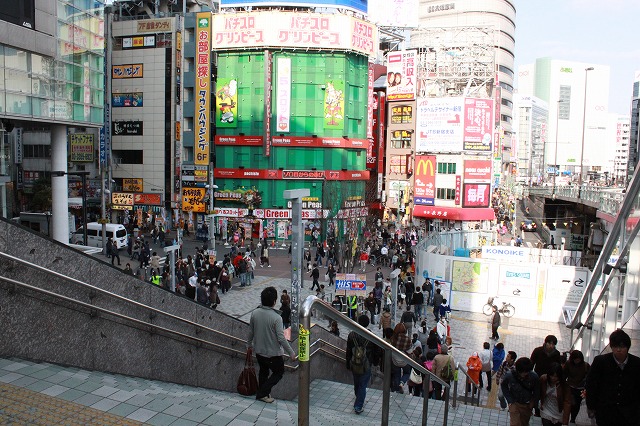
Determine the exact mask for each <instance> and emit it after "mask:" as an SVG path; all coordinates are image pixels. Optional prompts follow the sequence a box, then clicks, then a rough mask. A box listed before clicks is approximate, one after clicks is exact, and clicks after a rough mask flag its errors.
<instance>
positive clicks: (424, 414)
mask: <svg viewBox="0 0 640 426" xmlns="http://www.w3.org/2000/svg"><path fill="white" fill-rule="evenodd" d="M422 382H423V383H422V386H423V389H422V393H423V396H422V426H427V413H428V412H429V387H431V376H428V375H427V376H425V378H424V380H423V381H422ZM434 392H435V390H434Z"/></svg>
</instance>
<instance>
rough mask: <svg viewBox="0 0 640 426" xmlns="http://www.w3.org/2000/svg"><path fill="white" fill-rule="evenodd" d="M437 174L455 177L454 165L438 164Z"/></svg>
mask: <svg viewBox="0 0 640 426" xmlns="http://www.w3.org/2000/svg"><path fill="white" fill-rule="evenodd" d="M438 173H439V174H443V175H455V174H456V163H438Z"/></svg>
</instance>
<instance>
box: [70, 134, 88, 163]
mask: <svg viewBox="0 0 640 426" xmlns="http://www.w3.org/2000/svg"><path fill="white" fill-rule="evenodd" d="M69 145H70V147H69V148H70V151H71V152H70V159H71V161H73V162H78V163H80V162H84V163H90V162H92V161H93V135H92V134H90V133H72V134H70V135H69Z"/></svg>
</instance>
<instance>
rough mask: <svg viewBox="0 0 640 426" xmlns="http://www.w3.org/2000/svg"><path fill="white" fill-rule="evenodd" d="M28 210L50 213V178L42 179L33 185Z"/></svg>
mask: <svg viewBox="0 0 640 426" xmlns="http://www.w3.org/2000/svg"><path fill="white" fill-rule="evenodd" d="M27 206H28V209H29V210H33V211H41V212H44V211H51V178H50V177H43V178H40V179H38V180H37V181H35V182H34V183H33V196H32V197H31V199H30V200H29V203H28V205H27Z"/></svg>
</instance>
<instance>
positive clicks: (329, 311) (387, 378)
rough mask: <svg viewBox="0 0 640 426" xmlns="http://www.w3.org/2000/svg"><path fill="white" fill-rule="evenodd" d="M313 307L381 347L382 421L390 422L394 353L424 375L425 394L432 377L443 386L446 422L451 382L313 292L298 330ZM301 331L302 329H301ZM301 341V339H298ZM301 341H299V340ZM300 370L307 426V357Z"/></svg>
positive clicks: (302, 418)
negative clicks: (382, 369) (392, 359)
mask: <svg viewBox="0 0 640 426" xmlns="http://www.w3.org/2000/svg"><path fill="white" fill-rule="evenodd" d="M312 309H315V310H316V311H320V312H322V313H323V314H324V315H326V316H329V317H331V318H332V319H334V320H336V321H338V322H339V323H342V325H344V326H345V327H347V328H349V329H351V330H352V331H353V332H354V333H356V334H357V335H359V336H361V337H363V338H365V339H367V340H369V341H370V342H372V343H374V344H376V345H377V346H379V347H380V348H382V349H384V352H385V353H384V381H383V396H382V419H381V424H382V425H388V424H389V402H390V399H391V397H390V388H391V386H390V385H391V355H392V354H395V355H396V356H398V357H400V358H401V359H402V360H404V361H405V362H406V364H407V365H410V366H411V367H412V368H415V369H416V370H417V371H419V372H420V373H422V374H424V375H425V379H424V380H423V382H422V385H423V389H424V394H425V395H427V394H428V393H429V385H430V384H431V381H432V380H435V381H436V382H438V383H440V384H442V385H443V387H444V388H445V389H446V392H445V407H444V419H443V425H444V426H446V424H447V419H448V417H449V394H450V392H449V391H450V387H451V385H450V384H449V383H447V382H445V381H444V380H442V379H441V378H440V377H438V376H436V375H435V374H433V373H432V372H431V371H429V370H427V369H426V368H425V367H424V366H422V365H420V364H418V363H417V362H415V361H414V360H413V359H411V358H410V357H409V356H408V355H407V354H405V353H404V352H402V351H400V350H398V349H396V348H395V347H393V346H392V345H390V344H389V343H387V342H386V341H385V340H383V339H382V338H380V337H378V336H376V335H375V334H373V333H371V332H370V331H369V330H367V329H366V328H364V327H362V326H360V324H358V323H356V322H355V321H352V320H351V319H349V318H347V317H345V316H344V315H343V314H342V313H340V312H338V311H337V310H335V309H334V308H333V307H332V306H331V305H330V304H329V303H327V302H326V301H323V300H320V299H318V298H317V297H315V296H308V297H307V298H306V299H305V300H304V302H303V303H302V305H301V307H300V326H301V330H302V329H303V328H304V329H306V330H309V328H310V325H311V310H312ZM301 335H302V333H301ZM301 342H302V340H301ZM301 345H302V343H301ZM300 367H301V368H300V372H299V375H298V425H299V426H306V425H308V424H309V399H310V395H309V388H310V377H311V364H310V363H309V361H308V360H304V359H302V360H300ZM428 404H429V398H426V397H425V398H423V405H422V425H423V426H426V424H427V412H428Z"/></svg>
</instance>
